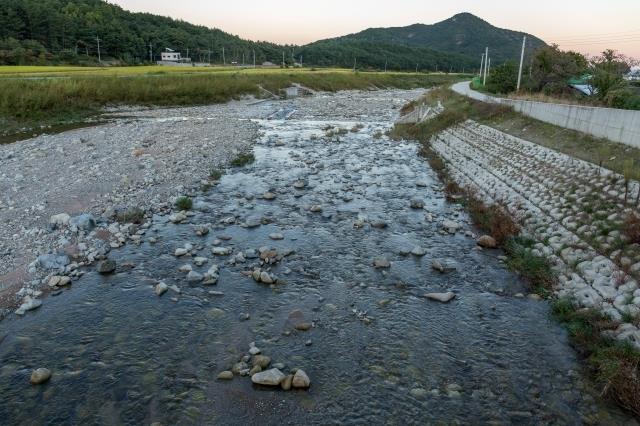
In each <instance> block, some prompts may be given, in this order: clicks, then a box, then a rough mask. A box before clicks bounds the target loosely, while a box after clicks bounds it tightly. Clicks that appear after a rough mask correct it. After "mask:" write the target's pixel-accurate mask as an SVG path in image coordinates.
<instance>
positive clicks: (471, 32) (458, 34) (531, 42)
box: [331, 13, 546, 64]
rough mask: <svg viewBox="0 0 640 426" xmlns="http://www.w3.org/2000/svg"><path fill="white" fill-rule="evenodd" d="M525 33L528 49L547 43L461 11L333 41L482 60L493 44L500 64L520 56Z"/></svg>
mask: <svg viewBox="0 0 640 426" xmlns="http://www.w3.org/2000/svg"><path fill="white" fill-rule="evenodd" d="M524 35H526V36H527V39H528V43H527V46H528V52H532V51H533V50H535V49H537V48H539V47H542V46H545V45H546V44H545V42H544V41H542V40H540V39H539V38H537V37H535V36H533V35H530V34H526V33H522V32H517V31H511V30H507V29H502V28H497V27H494V26H493V25H491V24H490V23H488V22H486V21H484V20H482V19H480V18H478V17H477V16H474V15H472V14H470V13H459V14H457V15H455V16H453V17H451V18H449V19H446V20H444V21H442V22H438V23H436V24H433V25H425V24H414V25H410V26H407V27H397V28H369V29H367V30H364V31H361V32H359V33H356V34H350V35H347V36H344V37H338V38H335V39H332V40H331V41H333V42H334V43H339V44H342V43H352V42H354V41H362V42H364V41H366V42H369V43H385V44H395V45H402V46H408V47H421V48H429V49H433V50H437V51H440V52H447V53H457V54H461V55H467V56H471V57H472V58H474V60H476V62H478V63H479V62H480V56H481V54H482V53H483V52H484V49H485V47H489V48H490V52H491V55H490V56H491V58H492V63H495V64H498V63H502V62H504V61H508V60H517V59H519V58H520V49H521V48H522V37H523V36H524Z"/></svg>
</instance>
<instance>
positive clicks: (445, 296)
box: [424, 292, 456, 303]
mask: <svg viewBox="0 0 640 426" xmlns="http://www.w3.org/2000/svg"><path fill="white" fill-rule="evenodd" d="M424 297H426V298H427V299H429V300H435V301H436V302H442V303H448V302H450V301H452V300H453V299H455V297H456V294H455V293H452V292H447V293H427V294H425V295H424Z"/></svg>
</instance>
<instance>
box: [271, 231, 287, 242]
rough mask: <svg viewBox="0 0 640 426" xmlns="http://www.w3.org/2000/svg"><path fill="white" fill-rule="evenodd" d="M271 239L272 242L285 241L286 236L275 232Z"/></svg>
mask: <svg viewBox="0 0 640 426" xmlns="http://www.w3.org/2000/svg"><path fill="white" fill-rule="evenodd" d="M269 238H271V239H272V240H284V235H282V234H281V233H279V232H274V233H273V234H269Z"/></svg>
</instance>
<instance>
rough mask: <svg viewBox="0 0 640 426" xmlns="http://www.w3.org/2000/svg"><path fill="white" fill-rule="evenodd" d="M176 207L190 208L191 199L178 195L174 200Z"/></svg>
mask: <svg viewBox="0 0 640 426" xmlns="http://www.w3.org/2000/svg"><path fill="white" fill-rule="evenodd" d="M176 207H177V208H179V209H180V210H191V207H193V201H192V200H191V198H189V197H180V198H178V199H177V200H176Z"/></svg>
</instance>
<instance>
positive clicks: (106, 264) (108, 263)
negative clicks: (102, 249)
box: [96, 259, 116, 275]
mask: <svg viewBox="0 0 640 426" xmlns="http://www.w3.org/2000/svg"><path fill="white" fill-rule="evenodd" d="M96 270H97V271H98V273H100V274H103V275H104V274H110V273H112V272H114V271H115V270H116V261H115V260H111V259H107V260H103V261H102V262H100V263H98V266H97V268H96Z"/></svg>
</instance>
